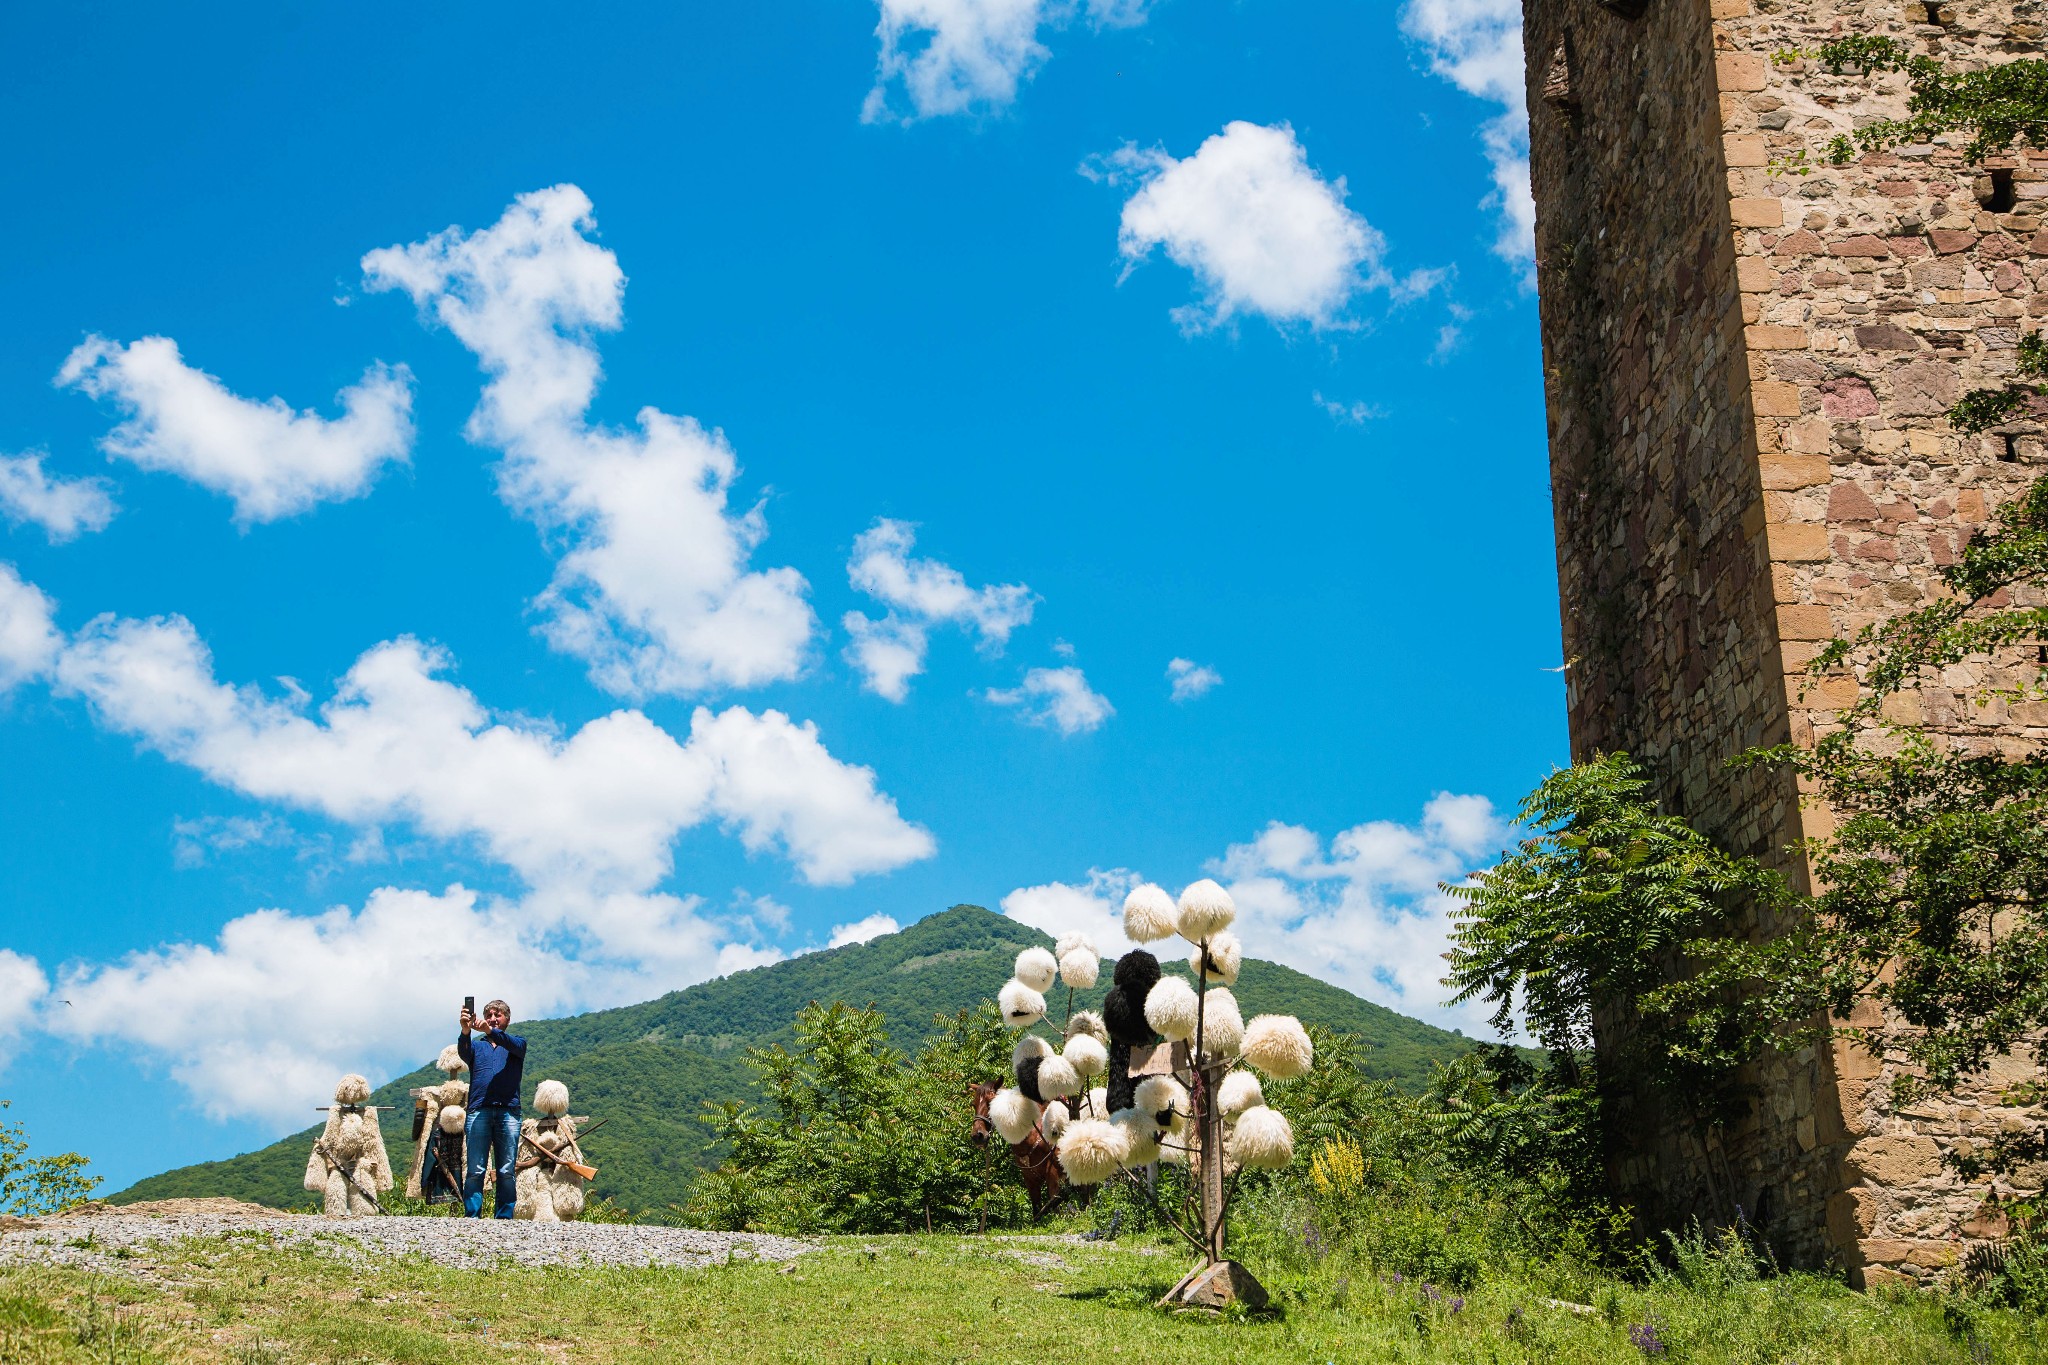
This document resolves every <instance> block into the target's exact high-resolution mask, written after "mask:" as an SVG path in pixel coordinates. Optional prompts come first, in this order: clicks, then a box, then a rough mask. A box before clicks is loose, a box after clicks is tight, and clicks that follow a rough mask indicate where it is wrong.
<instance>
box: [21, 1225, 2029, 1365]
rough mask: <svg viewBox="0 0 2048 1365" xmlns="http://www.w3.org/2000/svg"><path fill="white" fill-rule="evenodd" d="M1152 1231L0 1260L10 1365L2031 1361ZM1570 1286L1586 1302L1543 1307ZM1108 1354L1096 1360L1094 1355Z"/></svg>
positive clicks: (1694, 1289) (1629, 1291) (1855, 1328)
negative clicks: (770, 1259)
mask: <svg viewBox="0 0 2048 1365" xmlns="http://www.w3.org/2000/svg"><path fill="white" fill-rule="evenodd" d="M1184 1268H1185V1267H1184V1264H1183V1260H1182V1257H1181V1255H1180V1254H1179V1253H1178V1252H1177V1251H1175V1250H1174V1249H1173V1248H1171V1247H1169V1246H1167V1245H1165V1244H1164V1243H1158V1244H1153V1243H1149V1242H1142V1241H1140V1242H1132V1241H1130V1240H1128V1239H1127V1240H1126V1241H1124V1242H1122V1243H1119V1244H1115V1245H1102V1244H1089V1243H1079V1242H1075V1241H1071V1240H1067V1239H1054V1238H1025V1237H1020V1238H995V1237H987V1238H971V1237H944V1236H939V1237H882V1238H837V1239H831V1240H828V1241H827V1242H826V1243H825V1244H824V1246H823V1249H822V1250H821V1251H819V1252H817V1253H815V1254H813V1255H810V1256H806V1257H804V1258H803V1259H801V1260H799V1261H797V1262H795V1263H794V1264H790V1265H783V1266H776V1265H772V1264H753V1263H747V1262H738V1263H734V1264H731V1265H727V1266H722V1267H716V1268H710V1269H703V1270H666V1269H641V1270H625V1269H595V1270H588V1269H586V1270H566V1269H518V1268H506V1269H504V1270H500V1271H494V1272H487V1273H486V1272H477V1271H473V1270H451V1269H445V1268H440V1267H436V1266H433V1265H430V1264H428V1263H426V1262H424V1261H421V1260H393V1261H381V1262H376V1263H373V1264H370V1265H367V1266H364V1265H358V1266H350V1265H345V1264H343V1263H340V1262H337V1261H335V1260H333V1259H331V1258H329V1257H327V1256H324V1255H323V1254H321V1253H320V1252H318V1251H316V1250H314V1249H311V1248H306V1247H300V1248H296V1249H288V1248H284V1247H281V1246H278V1245H275V1244H273V1243H272V1242H271V1241H270V1239H269V1238H268V1237H267V1236H266V1235H263V1234H246V1235H242V1234H237V1235H230V1236H228V1237H225V1238H219V1239H214V1240H210V1241H204V1242H192V1243H187V1244H184V1245H183V1246H181V1247H178V1248H172V1249H167V1250H163V1251H152V1252H150V1253H149V1254H148V1255H147V1256H146V1257H136V1258H133V1259H131V1260H128V1261H125V1262H123V1270H124V1271H125V1272H132V1273H111V1272H104V1271H98V1272H96V1271H85V1270H69V1269H50V1268H16V1269H8V1270H0V1360H5V1361H6V1362H8V1365H42V1363H43V1362H51V1363H52V1365H58V1363H61V1365H71V1363H72V1362H78V1363H79V1365H85V1363H86V1362H102V1363H103V1365H121V1363H122V1362H139V1361H224V1362H237V1363H239V1365H256V1363H257V1362H301V1361H307V1362H311V1361H320V1362H329V1361H332V1362H340V1361H379V1362H382V1361H389V1362H444V1361H445V1362H451V1365H452V1363H453V1362H474V1361H476V1360H478V1359H481V1358H485V1357H486V1356H488V1357H490V1358H497V1359H527V1360H537V1361H591V1362H622V1363H630V1362H641V1361H645V1362H650V1363H651V1362H664V1363H666V1362H676V1361H735V1360H739V1361H756V1360H758V1361H801V1362H806V1363H807V1365H809V1363H811V1362H826V1361H849V1362H875V1363H876V1365H881V1363H882V1362H906V1363H907V1362H938V1361H986V1362H1017V1363H1018V1365H1045V1362H1046V1361H1048V1360H1052V1359H1080V1360H1102V1359H1111V1358H1121V1359H1126V1360H1131V1361H1146V1362H1165V1361H1177V1360H1206V1361H1232V1362H1236V1361H1245V1362H1263V1361H1275V1362H1278V1361H1287V1362H1324V1361H1404V1362H1408V1361H1412V1362H1437V1361H1443V1362H1450V1361H1458V1362H1486V1363H1487V1365H1505V1363H1507V1362H1546V1363H1547V1362H1582V1361H1583V1362H1593V1361H1630V1360H1637V1361H1640V1360H1645V1359H1659V1360H1671V1361H1680V1360H1683V1361H1709V1362H1721V1361H1727V1362H1758V1365H1761V1363H1762V1362H1771V1363H1772V1365H1780V1363H1781V1362H1837V1361H1844V1362H1847V1361H1853V1362H1857V1363H1858V1365H1875V1363H1877V1362H1891V1361H1897V1362H1901V1363H1902V1365H1903V1363H1904V1362H1913V1363H1914V1365H1919V1363H1921V1362H1944V1361H1955V1362H1966V1363H1967V1365H1991V1363H1992V1362H2006V1361H2011V1362H2033V1361H2040V1360H2043V1359H2048V1333H2044V1332H2043V1330H2042V1324H2041V1322H2040V1320H2038V1319H2030V1318H2026V1317H2023V1316H2020V1315H2017V1314H2013V1313H2009V1312H2004V1311H1992V1310H1985V1309H1979V1308H1971V1307H1968V1306H1966V1305H1963V1304H1960V1303H1959V1302H1957V1301H1955V1300H1951V1299H1946V1298H1942V1297H1939V1296H1933V1295H1928V1294H1913V1293H1900V1294H1896V1295H1882V1294H1879V1295H1870V1296H1865V1295H1861V1294H1856V1293H1853V1292H1851V1291H1849V1290H1847V1289H1845V1288H1843V1287H1841V1286H1840V1285H1838V1284H1836V1283H1834V1282H1832V1281H1829V1280H1826V1279H1821V1278H1814V1277H1804V1276H1786V1277H1780V1278H1775V1279H1766V1280H1751V1281H1746V1282H1740V1283H1726V1284H1719V1285H1713V1284H1707V1285H1697V1284H1696V1285H1690V1286H1688V1285H1685V1284H1682V1283H1680V1282H1678V1281H1676V1280H1672V1279H1668V1278H1667V1279H1664V1280H1661V1281H1656V1282H1652V1283H1650V1284H1648V1285H1645V1286H1629V1285H1626V1284H1623V1283H1621V1282H1619V1281H1613V1280H1606V1279H1604V1278H1601V1279H1597V1280H1594V1281H1590V1282H1588V1281H1579V1282H1572V1281H1571V1280H1570V1279H1569V1277H1566V1278H1564V1279H1559V1280H1557V1281H1554V1282H1552V1281H1547V1280H1546V1281H1524V1280H1517V1279H1502V1280H1493V1281H1489V1282H1487V1283H1486V1284H1484V1285H1483V1286H1481V1287H1479V1288H1477V1289H1475V1290H1473V1291H1471V1292H1470V1293H1469V1294H1468V1295H1467V1296H1465V1297H1463V1298H1458V1297H1455V1296H1453V1295H1451V1294H1449V1293H1447V1292H1444V1291H1440V1290H1437V1289H1435V1288H1434V1287H1433V1286H1426V1285H1422V1284H1418V1283H1414V1282H1407V1281H1404V1282H1400V1283H1395V1282H1393V1281H1392V1280H1391V1279H1390V1278H1389V1279H1382V1278H1380V1277H1377V1276H1373V1275H1371V1274H1369V1273H1358V1272H1357V1271H1355V1270H1354V1269H1352V1268H1349V1267H1348V1266H1347V1265H1346V1264H1343V1263H1339V1261H1338V1258H1334V1257H1333V1258H1331V1260H1330V1261H1328V1262H1325V1263H1324V1264H1322V1265H1320V1266H1318V1267H1316V1268H1315V1269H1313V1270H1312V1271H1308V1272H1305V1273H1299V1274H1295V1275H1287V1276H1283V1275H1277V1274H1276V1275H1271V1276H1269V1277H1268V1285H1269V1288H1271V1289H1273V1290H1274V1291H1275V1299H1276V1303H1275V1307H1274V1308H1273V1310H1271V1311H1269V1312H1267V1313H1265V1314H1261V1315H1256V1316H1248V1315H1225V1316H1222V1317H1215V1316H1209V1315H1194V1314H1179V1315H1176V1314H1170V1313H1166V1312H1162V1311H1160V1310H1158V1309H1156V1308H1154V1307H1153V1306H1152V1305H1153V1300H1154V1299H1156V1298H1157V1297H1158V1296H1159V1295H1160V1294H1161V1293H1162V1292H1164V1291H1165V1289H1166V1288H1167V1287H1168V1286H1169V1285H1170V1284H1171V1283H1172V1282H1173V1281H1174V1279H1175V1278H1176V1277H1178V1275H1179V1274H1180V1273H1181V1271H1182V1270H1183V1269H1184ZM1560 1291H1562V1292H1563V1293H1568V1294H1574V1295H1577V1296H1579V1298H1580V1299H1581V1300H1583V1301H1585V1307H1587V1308H1589V1309H1590V1310H1591V1311H1590V1312H1586V1313H1579V1312H1573V1311H1571V1310H1570V1309H1568V1308H1565V1307H1561V1306H1557V1305H1555V1304H1552V1303H1547V1302H1546V1300H1551V1299H1556V1298H1559V1297H1561V1293H1560ZM1112 1353H1114V1354H1112Z"/></svg>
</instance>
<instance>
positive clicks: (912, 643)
mask: <svg viewBox="0 0 2048 1365" xmlns="http://www.w3.org/2000/svg"><path fill="white" fill-rule="evenodd" d="M916 539H917V533H916V528H915V527H913V526H911V525H910V524H909V523H908V522H902V521H891V520H888V519H886V518H885V519H883V520H880V521H877V522H876V523H875V524H874V525H873V526H871V527H869V528H868V529H867V530H865V531H863V532H862V533H861V534H860V537H859V539H857V540H855V541H854V543H853V558H852V559H851V560H850V561H848V563H847V566H846V572H847V577H848V579H849V580H850V581H851V582H852V583H853V586H854V587H856V588H858V589H859V590H860V591H862V592H864V593H866V594H868V596H870V597H873V598H875V599H876V600H878V601H880V602H881V603H882V604H883V605H885V606H887V607H888V608H889V614H888V615H887V616H885V617H883V618H882V619H881V620H879V621H877V620H871V619H870V618H869V617H868V616H867V615H865V614H864V613H862V612H858V611H850V612H848V613H846V616H845V618H844V620H843V622H842V624H844V625H845V627H846V632H847V634H848V635H850V636H852V637H853V642H852V644H851V645H849V646H848V648H847V652H846V657H847V660H848V662H850V663H852V664H853V665H854V666H855V667H856V668H858V669H860V671H861V672H862V673H863V674H864V675H865V676H866V678H867V686H868V689H869V690H870V691H872V692H874V693H876V694H877V695H879V696H883V697H886V698H888V699H889V700H890V701H895V702H900V701H902V700H903V699H904V698H905V697H907V696H908V695H909V694H910V680H911V679H912V678H914V677H916V676H917V675H918V674H920V673H922V672H924V661H925V651H926V649H927V647H928V645H929V643H930V632H931V629H932V628H933V627H934V626H940V625H947V624H952V625H957V626H959V627H960V628H961V629H962V630H965V631H969V632H971V633H973V634H975V635H977V636H978V637H979V644H980V646H981V648H983V649H984V650H988V651H991V652H994V651H1000V650H1001V649H1002V647H1003V645H1004V644H1005V643H1006V642H1007V641H1008V640H1009V638H1010V632H1012V631H1014V630H1015V629H1017V627H1019V626H1021V625H1025V624H1026V623H1028V622H1029V621H1030V620H1031V612H1032V609H1033V608H1034V607H1035V606H1036V605H1037V602H1038V598H1037V596H1036V595H1034V594H1033V593H1032V591H1031V589H1030V588H1028V587H1026V586H1024V585H1023V584H1022V583H1005V584H999V585H998V584H992V585H990V586H988V587H983V588H970V587H968V586H967V580H966V579H965V578H963V577H962V576H961V574H960V571H959V570H957V569H955V568H953V567H952V566H951V565H948V564H943V563H941V562H939V561H938V560H936V559H912V558H911V557H910V551H911V548H912V546H913V545H914V544H915V543H916Z"/></svg>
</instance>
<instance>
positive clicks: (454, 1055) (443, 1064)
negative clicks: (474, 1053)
mask: <svg viewBox="0 0 2048 1365" xmlns="http://www.w3.org/2000/svg"><path fill="white" fill-rule="evenodd" d="M434 1065H435V1066H436V1067H437V1068H439V1069H440V1070H442V1071H445V1072H447V1073H448V1074H449V1075H450V1076H459V1075H461V1074H462V1073H463V1072H465V1071H467V1070H469V1063H468V1062H465V1061H463V1060H462V1052H461V1050H460V1049H458V1048H457V1047H456V1046H455V1044H453V1043H450V1044H448V1046H446V1047H444V1048H442V1049H441V1055H440V1056H439V1057H437V1058H435V1059H434Z"/></svg>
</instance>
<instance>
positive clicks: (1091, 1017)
mask: <svg viewBox="0 0 2048 1365" xmlns="http://www.w3.org/2000/svg"><path fill="white" fill-rule="evenodd" d="M1083 1033H1085V1034H1087V1035H1088V1036H1089V1037H1090V1038H1093V1039H1094V1040H1095V1041H1096V1042H1098V1043H1101V1044H1102V1045H1103V1046H1105V1047H1107V1046H1108V1045H1109V1030H1108V1029H1107V1028H1105V1027H1103V1023H1102V1016H1101V1015H1099V1014H1097V1013H1096V1012H1095V1011H1094V1010H1075V1011H1074V1013H1073V1017H1072V1018H1070V1019H1068V1020H1067V1037H1069V1038H1073V1037H1078V1036H1079V1035H1081V1034H1083Z"/></svg>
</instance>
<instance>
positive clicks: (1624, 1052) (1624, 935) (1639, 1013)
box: [1444, 753, 1804, 1122]
mask: <svg viewBox="0 0 2048 1365" xmlns="http://www.w3.org/2000/svg"><path fill="white" fill-rule="evenodd" d="M1516 818H1517V820H1518V822H1519V823H1520V824H1521V825H1522V826H1523V827H1524V828H1525V829H1528V830H1530V831H1531V832H1530V834H1529V836H1528V837H1527V838H1525V839H1524V840H1523V841H1522V843H1521V844H1520V846H1519V847H1518V848H1516V849H1515V850H1514V851H1513V852H1511V853H1509V854H1508V855H1507V856H1506V857H1504V858H1503V859H1502V860H1501V861H1500V862H1499V863H1498V864H1497V865H1496V866H1494V867H1492V868H1489V869H1487V870H1486V871H1484V872H1479V873H1476V874H1474V876H1473V877H1472V878H1471V879H1470V881H1469V882H1468V883H1466V884H1463V885H1455V886H1446V887H1445V888H1444V889H1445V891H1446V892H1447V893H1448V894H1449V895H1451V896H1453V897H1455V898H1456V899H1458V900H1459V901H1461V902H1462V903H1463V904H1462V908H1461V910H1460V912H1459V918H1458V922H1457V925H1456V928H1455V929H1454V930H1453V933H1452V950H1451V952H1450V954H1449V958H1450V975H1449V977H1448V984H1449V985H1450V986H1451V987H1452V988H1453V989H1454V990H1455V991H1456V992H1457V995H1456V999H1457V1000H1459V1001H1464V1000H1469V999H1472V998H1474V997H1479V998H1481V999H1484V1000H1485V1001H1487V1002H1488V1003H1489V1004H1491V1005H1492V1006H1493V1023H1494V1026H1495V1027H1496V1028H1500V1029H1503V1030H1506V1029H1507V1028H1508V1027H1509V1026H1510V1024H1511V1021H1512V1018H1513V1015H1514V1012H1515V1010H1516V1008H1517V1006H1519V1007H1520V1008H1521V1009H1522V1011H1523V1014H1524V1021H1525V1023H1526V1025H1527V1027H1528V1029H1529V1032H1530V1033H1531V1034H1533V1035H1534V1036H1535V1038H1536V1039H1537V1041H1538V1042H1539V1043H1541V1044H1542V1045H1543V1047H1544V1048H1545V1049H1546V1050H1548V1051H1549V1052H1550V1053H1551V1054H1552V1056H1553V1059H1554V1065H1556V1066H1559V1067H1572V1066H1576V1065H1578V1062H1576V1061H1575V1060H1573V1059H1584V1058H1590V1057H1591V1056H1592V1055H1593V1043H1594V1025H1595V1021H1596V1020H1599V1021H1601V1022H1602V1024H1603V1025H1611V1027H1605V1026H1604V1027H1603V1028H1602V1030H1601V1031H1602V1033H1603V1034H1604V1035H1605V1036H1603V1038H1602V1039H1601V1044H1602V1046H1601V1049H1600V1053H1599V1066H1600V1068H1601V1069H1602V1071H1603V1073H1606V1074H1607V1075H1608V1076H1610V1077H1611V1078H1613V1079H1616V1080H1624V1079H1625V1080H1629V1081H1645V1082H1648V1083H1650V1084H1653V1085H1656V1086H1659V1087H1661V1088H1662V1089H1663V1090H1664V1091H1665V1092H1666V1093H1667V1094H1668V1095H1670V1096H1672V1097H1674V1098H1676V1099H1678V1100H1681V1101H1682V1102H1684V1103H1685V1104H1687V1105H1689V1106H1691V1108H1692V1109H1693V1112H1694V1114H1695V1116H1696V1117H1697V1118H1698V1119H1700V1120H1701V1121H1703V1122H1705V1121H1712V1120H1713V1119H1715V1118H1718V1117H1719V1111H1720V1110H1721V1108H1722V1107H1723V1106H1725V1105H1726V1104H1728V1103H1729V1102H1731V1101H1732V1100H1733V1098H1734V1094H1735V1091H1734V1088H1733V1084H1732V1077H1733V1073H1734V1071H1735V1068H1736V1067H1737V1066H1739V1065H1740V1064H1741V1063H1742V1062H1744V1061H1747V1060H1748V1059H1749V1058H1750V1057H1751V1056H1753V1055H1754V1054H1755V1052H1756V1050H1757V1049H1758V1047H1759V1046H1761V1044H1762V1043H1763V1042H1764V1041H1765V1039H1766V1037H1767V1028H1766V1026H1765V1025H1764V1024H1763V1022H1762V1021H1761V1020H1760V1019H1759V1016H1758V1015H1757V1013H1756V1012H1755V1011H1754V1010H1753V1009H1752V1008H1751V1004H1750V1001H1751V998H1752V997H1753V996H1754V995H1755V994H1756V993H1757V992H1759V991H1771V990H1775V989H1778V988H1780V987H1782V985H1783V984H1784V982H1785V980H1786V975H1785V973H1784V972H1783V970H1782V964H1783V963H1784V962H1785V961H1786V960H1788V958H1789V955H1790V954H1792V953H1793V952H1795V951H1796V950H1798V949H1799V948H1800V947H1802V946H1803V943H1804V939H1803V937H1802V936H1801V935H1799V934H1798V933H1797V932H1796V931H1795V932H1794V933H1793V934H1792V935H1790V936H1786V937H1781V938H1777V939H1771V940H1766V941H1763V942H1760V943H1756V944H1751V943H1749V942H1747V941H1746V940H1745V939H1742V938H1740V937H1738V936H1737V930H1739V929H1740V927H1741V924H1740V917H1741V916H1742V915H1765V916H1768V915H1772V914H1775V913H1777V912H1780V911H1783V910H1786V909H1788V908H1790V906H1791V904H1792V897H1791V894H1790V892H1789V890H1788V888H1787V886H1786V884H1785V881H1784V879H1783V877H1781V876H1780V875H1779V874H1778V873H1777V872H1775V871H1773V870H1772V869H1770V868H1768V867H1765V866H1764V865H1763V864H1761V863H1759V862H1758V861H1757V860H1755V859H1754V858H1746V857H1740V856H1737V855H1734V854H1730V853H1728V852H1726V851H1724V850H1723V849H1721V848H1719V847H1717V846H1716V845H1715V844H1714V843H1713V841H1712V840H1710V839H1708V838H1707V837H1706V836H1704V835H1702V834H1700V833H1699V832H1698V831H1696V830H1694V829H1693V828H1692V827H1691V826H1690V825H1688V824H1687V823H1686V822H1685V821H1684V820H1681V819H1679V818H1678V817H1676V816H1672V815H1666V814H1663V813H1661V812H1659V811H1658V810H1657V808H1656V805H1655V802H1654V801H1653V799H1652V797H1651V792H1650V781H1649V778H1648V776H1647V775H1646V774H1645V773H1644V771H1643V770H1642V768H1641V767H1640V766H1639V765H1638V764H1637V763H1636V762H1635V760H1634V759H1632V758H1630V757H1629V756H1628V755H1627V754H1623V753H1616V754H1606V755H1602V756H1599V757H1596V758H1593V759H1590V760H1588V761H1586V762H1583V763H1579V764H1576V765H1574V766H1572V767H1570V768H1566V769H1563V770H1561V771H1558V772H1555V773H1553V774H1551V775H1550V777H1548V778H1547V779H1545V780H1544V782H1543V783H1542V784H1541V785H1540V786H1538V787H1537V788H1536V790H1535V791H1533V792H1532V793H1530V795H1529V797H1528V798H1527V799H1526V800H1525V801H1524V802H1523V803H1522V806H1521V809H1520V810H1519V811H1518V812H1517V816H1516ZM1561 1074H1562V1073H1561Z"/></svg>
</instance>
